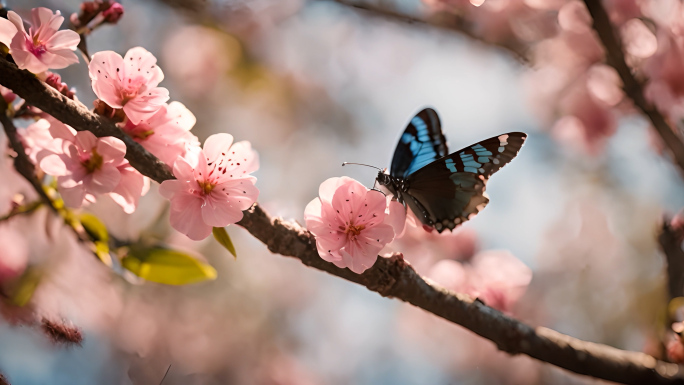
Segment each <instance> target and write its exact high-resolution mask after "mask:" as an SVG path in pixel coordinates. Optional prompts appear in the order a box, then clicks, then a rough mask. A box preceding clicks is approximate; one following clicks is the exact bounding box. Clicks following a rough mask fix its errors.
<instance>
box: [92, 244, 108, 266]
mask: <svg viewBox="0 0 684 385" xmlns="http://www.w3.org/2000/svg"><path fill="white" fill-rule="evenodd" d="M95 255H97V257H98V258H100V260H101V261H102V263H104V264H105V265H107V266H109V267H112V256H111V255H110V254H109V243H107V242H102V241H95Z"/></svg>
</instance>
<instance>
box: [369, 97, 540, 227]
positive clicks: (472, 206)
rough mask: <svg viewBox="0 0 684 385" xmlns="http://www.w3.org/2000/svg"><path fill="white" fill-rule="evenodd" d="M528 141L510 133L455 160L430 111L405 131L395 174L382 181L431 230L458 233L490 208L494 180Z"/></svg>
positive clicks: (394, 161)
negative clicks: (489, 194)
mask: <svg viewBox="0 0 684 385" xmlns="http://www.w3.org/2000/svg"><path fill="white" fill-rule="evenodd" d="M526 137H527V135H526V134H524V133H522V132H510V133H507V134H502V135H499V136H495V137H492V138H489V139H487V140H483V141H481V142H479V143H476V144H473V145H471V146H469V147H466V148H463V149H461V150H459V151H456V152H454V153H451V154H449V153H448V149H447V145H446V139H445V138H444V135H443V134H442V130H441V127H440V124H439V117H438V115H437V113H436V112H435V111H434V110H433V109H431V108H426V109H424V110H422V111H421V112H419V113H418V114H417V115H416V116H415V117H414V118H413V119H412V120H411V122H410V123H409V125H408V126H407V127H406V129H405V130H404V133H403V134H402V136H401V138H400V140H399V144H398V145H397V148H396V150H395V153H394V157H393V159H392V165H391V167H390V172H389V174H386V173H384V172H380V173H378V177H377V179H376V180H377V182H378V183H379V184H380V185H382V186H385V187H386V188H387V189H388V190H389V191H390V193H392V194H393V195H394V196H395V197H396V198H397V200H398V201H399V202H401V203H403V204H404V205H406V206H408V207H409V208H410V209H411V211H413V213H414V214H415V215H416V217H418V219H420V221H421V222H422V223H423V224H424V225H425V226H428V227H431V228H434V229H435V230H437V231H438V232H440V233H441V232H442V231H444V230H446V229H449V230H453V229H454V228H455V227H456V226H458V225H460V224H461V223H463V222H465V221H467V220H469V219H471V218H473V217H474V216H475V215H477V213H479V212H480V211H481V210H482V209H483V208H484V207H485V206H486V205H487V203H489V198H488V197H487V194H486V193H485V189H486V184H487V181H488V180H489V177H490V176H491V175H492V174H493V173H495V172H496V171H498V170H499V169H500V168H501V167H503V166H505V165H506V164H507V163H508V162H510V161H511V160H512V159H513V158H515V156H516V155H517V154H518V151H519V150H520V148H521V147H522V145H523V143H524V142H525V139H526Z"/></svg>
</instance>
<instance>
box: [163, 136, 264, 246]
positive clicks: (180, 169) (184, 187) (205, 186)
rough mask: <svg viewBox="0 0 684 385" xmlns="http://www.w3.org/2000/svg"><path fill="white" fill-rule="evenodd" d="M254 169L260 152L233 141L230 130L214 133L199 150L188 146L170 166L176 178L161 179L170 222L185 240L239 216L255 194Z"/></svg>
mask: <svg viewBox="0 0 684 385" xmlns="http://www.w3.org/2000/svg"><path fill="white" fill-rule="evenodd" d="M258 168H259V157H258V155H257V153H256V151H254V150H252V146H251V145H250V144H249V142H246V141H242V142H237V143H233V136H232V135H229V134H215V135H212V136H210V137H209V138H207V140H206V141H205V142H204V149H202V148H199V147H194V148H189V149H188V151H187V152H186V154H185V156H183V157H179V158H178V159H177V160H176V162H175V163H174V166H173V174H174V175H175V176H176V178H177V179H176V180H167V181H164V182H162V184H161V186H160V187H159V192H160V193H161V195H162V196H164V197H165V198H167V199H169V200H170V201H171V215H170V221H171V226H172V227H173V228H174V229H176V230H178V231H180V232H181V233H183V234H185V235H187V236H188V237H189V238H190V239H193V240H200V239H204V238H206V237H208V236H209V234H211V230H212V228H213V227H224V226H228V225H229V224H231V223H236V222H238V221H239V220H241V219H242V211H243V210H246V209H248V208H249V207H250V206H252V204H254V202H256V200H257V197H258V196H259V190H258V189H257V188H256V187H255V186H254V183H256V178H255V177H254V176H252V175H250V174H251V173H252V172H254V171H256V170H257V169H258Z"/></svg>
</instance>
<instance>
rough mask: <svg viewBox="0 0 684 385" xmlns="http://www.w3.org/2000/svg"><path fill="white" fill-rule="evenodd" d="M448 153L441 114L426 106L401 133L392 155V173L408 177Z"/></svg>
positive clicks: (395, 175) (396, 175)
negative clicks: (440, 119)
mask: <svg viewBox="0 0 684 385" xmlns="http://www.w3.org/2000/svg"><path fill="white" fill-rule="evenodd" d="M448 153H449V150H448V148H447V145H446V139H445V138H444V134H442V126H441V125H440V123H439V116H438V115H437V112H436V111H435V110H433V109H432V108H426V109H424V110H422V111H420V112H419V113H418V114H416V116H414V117H413V119H411V122H409V124H408V126H407V127H406V129H405V130H404V133H403V134H402V135H401V138H400V139H399V144H397V148H396V150H394V156H393V157H392V165H391V166H390V175H392V176H394V177H401V178H406V177H407V176H409V175H410V174H412V173H414V172H416V171H417V170H419V169H421V168H422V167H424V166H426V165H428V164H430V163H431V162H433V161H435V160H436V159H439V158H441V157H443V156H446V155H447V154H448Z"/></svg>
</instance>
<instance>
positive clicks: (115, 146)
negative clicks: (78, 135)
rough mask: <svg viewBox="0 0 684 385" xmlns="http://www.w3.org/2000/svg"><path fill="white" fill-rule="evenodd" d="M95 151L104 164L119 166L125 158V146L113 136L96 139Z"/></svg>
mask: <svg viewBox="0 0 684 385" xmlns="http://www.w3.org/2000/svg"><path fill="white" fill-rule="evenodd" d="M96 149H97V152H98V153H99V154H100V155H102V157H103V159H104V161H105V162H107V161H111V162H113V163H115V164H119V163H120V162H121V161H122V160H123V159H124V156H126V144H124V142H123V141H122V140H121V139H118V138H115V137H113V136H106V137H104V138H100V139H98V141H97V146H96Z"/></svg>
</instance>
